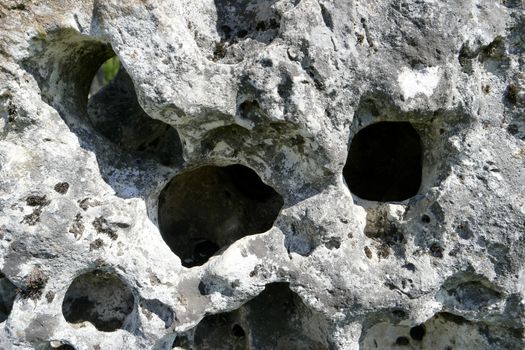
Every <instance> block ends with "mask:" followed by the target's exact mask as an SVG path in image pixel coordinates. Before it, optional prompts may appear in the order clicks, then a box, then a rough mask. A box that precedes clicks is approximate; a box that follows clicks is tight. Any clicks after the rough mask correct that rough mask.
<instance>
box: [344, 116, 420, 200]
mask: <svg viewBox="0 0 525 350" xmlns="http://www.w3.org/2000/svg"><path fill="white" fill-rule="evenodd" d="M343 174H344V177H345V180H346V182H347V184H348V186H349V188H350V191H351V192H352V193H354V194H355V195H357V196H358V197H360V198H363V199H367V200H373V201H379V202H388V201H403V200H406V199H409V198H411V197H413V196H415V195H416V194H417V192H418V190H419V187H420V185H421V175H422V145H421V139H420V137H419V134H418V133H417V131H416V130H415V129H414V127H413V126H412V125H411V124H410V123H408V122H379V123H375V124H372V125H370V126H367V127H365V128H364V129H362V130H361V131H359V132H358V133H357V134H356V135H355V136H354V138H353V140H352V142H351V145H350V150H349V153H348V158H347V161H346V165H345V167H344V171H343Z"/></svg>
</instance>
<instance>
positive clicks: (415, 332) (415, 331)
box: [410, 324, 426, 340]
mask: <svg viewBox="0 0 525 350" xmlns="http://www.w3.org/2000/svg"><path fill="white" fill-rule="evenodd" d="M425 334H426V328H425V325H424V324H420V325H418V326H415V327H412V328H410V337H411V338H412V339H414V340H423V337H424V336H425Z"/></svg>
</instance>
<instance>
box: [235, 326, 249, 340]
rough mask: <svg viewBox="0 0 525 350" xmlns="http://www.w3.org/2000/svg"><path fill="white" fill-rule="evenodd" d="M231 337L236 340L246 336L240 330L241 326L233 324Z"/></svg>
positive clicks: (242, 330)
mask: <svg viewBox="0 0 525 350" xmlns="http://www.w3.org/2000/svg"><path fill="white" fill-rule="evenodd" d="M232 335H233V336H234V337H237V338H242V337H244V336H245V335H246V333H245V332H244V329H242V327H241V326H239V325H238V324H235V325H233V328H232Z"/></svg>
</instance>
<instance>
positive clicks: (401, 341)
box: [396, 337, 410, 345]
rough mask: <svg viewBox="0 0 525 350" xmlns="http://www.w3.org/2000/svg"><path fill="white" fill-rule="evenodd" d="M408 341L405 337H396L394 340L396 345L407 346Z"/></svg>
mask: <svg viewBox="0 0 525 350" xmlns="http://www.w3.org/2000/svg"><path fill="white" fill-rule="evenodd" d="M408 344H410V340H409V339H408V338H407V337H398V338H397V339H396V345H408Z"/></svg>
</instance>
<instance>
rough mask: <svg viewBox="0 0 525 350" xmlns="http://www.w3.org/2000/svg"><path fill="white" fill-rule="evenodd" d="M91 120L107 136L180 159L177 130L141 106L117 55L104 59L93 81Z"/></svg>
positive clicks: (168, 160)
mask: <svg viewBox="0 0 525 350" xmlns="http://www.w3.org/2000/svg"><path fill="white" fill-rule="evenodd" d="M87 115H88V119H89V121H90V122H91V124H92V125H93V127H94V128H95V129H96V130H97V131H98V132H100V133H101V134H102V135H103V136H105V137H106V138H107V139H109V140H110V141H112V142H113V143H115V144H117V145H119V146H121V147H122V148H124V149H126V150H128V151H135V152H140V153H143V154H147V155H149V156H150V157H154V158H157V159H159V161H160V162H162V163H163V164H165V165H173V164H175V163H177V161H179V160H180V158H181V153H182V145H181V141H180V138H179V135H178V133H177V131H176V130H175V129H174V128H173V127H171V126H170V125H168V124H166V123H164V122H161V121H160V120H156V119H153V118H151V117H150V116H149V115H147V114H146V112H144V110H143V109H142V107H141V106H140V104H139V102H138V99H137V95H136V93H135V87H134V85H133V81H132V80H131V78H130V76H129V75H128V73H127V72H126V70H125V69H124V67H123V66H122V65H121V64H120V61H119V60H118V58H117V57H116V56H113V57H112V58H110V59H109V60H107V61H105V62H104V63H103V64H102V66H101V67H100V68H99V70H98V71H97V73H96V74H95V76H94V78H93V81H92V83H91V89H90V94H89V101H88V104H87Z"/></svg>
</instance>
